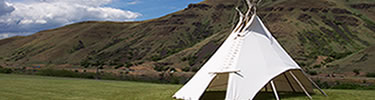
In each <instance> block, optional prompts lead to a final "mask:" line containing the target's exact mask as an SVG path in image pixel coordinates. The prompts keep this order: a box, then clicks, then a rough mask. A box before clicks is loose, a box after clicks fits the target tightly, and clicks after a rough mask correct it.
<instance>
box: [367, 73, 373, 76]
mask: <svg viewBox="0 0 375 100" xmlns="http://www.w3.org/2000/svg"><path fill="white" fill-rule="evenodd" d="M366 77H375V73H367V74H366Z"/></svg>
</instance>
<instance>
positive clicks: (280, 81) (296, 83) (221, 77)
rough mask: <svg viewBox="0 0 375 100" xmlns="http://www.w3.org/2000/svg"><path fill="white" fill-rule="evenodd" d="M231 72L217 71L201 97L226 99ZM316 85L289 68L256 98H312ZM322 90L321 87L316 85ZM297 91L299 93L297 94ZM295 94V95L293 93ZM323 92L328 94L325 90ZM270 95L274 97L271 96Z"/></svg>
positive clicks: (268, 84) (300, 73)
mask: <svg viewBox="0 0 375 100" xmlns="http://www.w3.org/2000/svg"><path fill="white" fill-rule="evenodd" d="M228 79H229V73H217V74H216V76H215V78H214V79H213V80H212V81H211V83H210V84H209V86H208V87H207V89H206V91H205V92H204V94H203V95H202V97H201V98H200V99H201V100H213V99H215V100H224V99H225V94H226V89H227V86H228ZM314 85H316V84H315V83H314V82H313V81H312V80H311V79H310V78H308V77H307V76H306V74H305V73H304V72H302V71H301V70H300V69H294V70H288V71H286V72H283V73H282V74H280V75H278V76H276V77H275V78H273V79H272V80H271V81H269V82H268V83H267V84H266V85H265V86H264V87H263V88H262V89H261V90H260V91H259V92H258V93H257V95H256V97H255V98H254V100H257V99H259V100H261V99H262V100H264V99H267V98H269V99H274V98H276V99H277V100H278V99H279V97H280V96H281V97H290V96H301V95H307V96H308V97H309V98H310V99H311V95H310V94H314V93H315V92H314V90H313V89H314ZM316 88H318V89H319V90H320V88H319V87H316ZM296 93H297V94H296ZM292 94H293V95H292ZM322 94H324V95H326V94H325V93H324V92H322ZM269 95H273V96H274V97H272V96H271V97H272V98H270V96H269Z"/></svg>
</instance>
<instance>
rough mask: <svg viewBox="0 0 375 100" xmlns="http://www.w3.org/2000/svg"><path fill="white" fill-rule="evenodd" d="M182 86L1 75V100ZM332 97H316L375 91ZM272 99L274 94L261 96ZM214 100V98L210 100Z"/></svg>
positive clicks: (156, 99) (79, 98) (62, 99)
mask: <svg viewBox="0 0 375 100" xmlns="http://www.w3.org/2000/svg"><path fill="white" fill-rule="evenodd" d="M181 86H182V85H170V84H154V83H141V82H128V81H108V80H88V79H75V78H56V77H44V76H29V75H9V74H0V99H1V100H25V99H27V100H30V99H33V100H35V99H37V100H50V99H52V100H67V99H74V100H114V99H119V100H124V99H125V100H171V99H172V98H171V96H172V95H173V93H174V92H175V91H177V90H178V89H179V88H180V87H181ZM325 91H326V92H327V93H328V95H329V97H324V96H322V95H321V94H316V95H313V98H314V100H371V99H373V98H375V95H374V94H375V91H373V90H331V89H329V90H325ZM261 97H263V98H262V100H266V99H269V100H272V99H273V95H272V94H270V93H266V94H263V95H261ZM280 97H281V99H284V100H307V98H306V96H304V94H293V95H291V94H280ZM211 100H212V99H211Z"/></svg>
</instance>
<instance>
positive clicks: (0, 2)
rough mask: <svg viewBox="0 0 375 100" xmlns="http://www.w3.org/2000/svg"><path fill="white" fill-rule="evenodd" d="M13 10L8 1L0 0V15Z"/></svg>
mask: <svg viewBox="0 0 375 100" xmlns="http://www.w3.org/2000/svg"><path fill="white" fill-rule="evenodd" d="M13 10H14V8H13V7H12V6H10V5H9V3H7V2H5V0H0V16H3V15H6V14H9V13H10V12H12V11H13Z"/></svg>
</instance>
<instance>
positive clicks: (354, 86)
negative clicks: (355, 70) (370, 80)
mask: <svg viewBox="0 0 375 100" xmlns="http://www.w3.org/2000/svg"><path fill="white" fill-rule="evenodd" d="M331 88H332V89H358V90H374V89H375V86H374V85H369V86H366V85H360V84H354V83H343V84H338V85H335V86H332V87H331Z"/></svg>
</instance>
